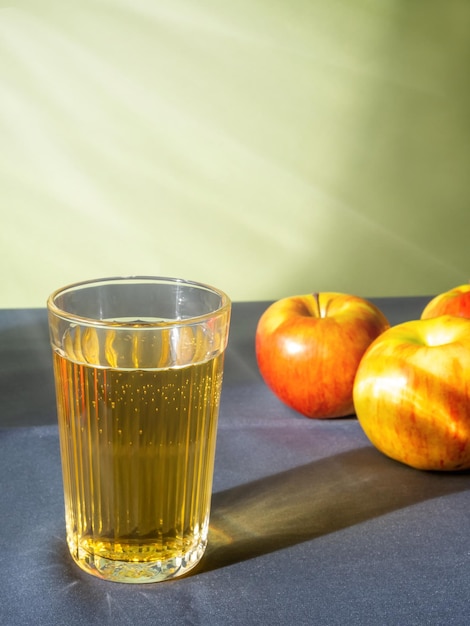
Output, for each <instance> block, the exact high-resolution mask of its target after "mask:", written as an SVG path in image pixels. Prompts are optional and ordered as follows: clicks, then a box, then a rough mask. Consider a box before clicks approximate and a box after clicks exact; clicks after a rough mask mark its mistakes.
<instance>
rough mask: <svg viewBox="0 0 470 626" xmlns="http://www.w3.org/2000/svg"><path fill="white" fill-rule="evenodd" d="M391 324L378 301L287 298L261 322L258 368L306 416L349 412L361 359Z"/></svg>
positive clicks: (337, 297)
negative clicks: (378, 305) (376, 303)
mask: <svg viewBox="0 0 470 626" xmlns="http://www.w3.org/2000/svg"><path fill="white" fill-rule="evenodd" d="M389 326H390V324H389V322H388V320H387V319H386V317H385V316H384V314H383V313H382V312H381V311H380V310H379V309H378V308H377V307H376V306H375V305H374V304H372V303H371V302H368V301H367V300H364V299H363V298H359V297H357V296H351V295H347V294H342V293H329V292H324V293H319V294H313V295H312V294H309V295H301V296H293V297H289V298H283V299H282V300H279V301H278V302H275V303H274V304H272V305H271V306H270V307H269V308H268V309H267V310H266V311H265V312H264V313H263V315H262V316H261V318H260V320H259V322H258V326H257V329H256V358H257V361H258V366H259V370H260V372H261V375H262V377H263V379H264V381H265V382H266V384H267V385H268V387H270V389H271V390H272V391H273V392H274V393H275V394H276V395H277V396H278V397H279V399H280V400H282V401H283V402H284V403H285V404H287V405H288V406H290V407H291V408H293V409H295V410H296V411H299V412H300V413H302V414H303V415H306V416H307V417H312V418H313V417H315V418H329V417H343V416H346V415H351V414H352V413H354V407H353V401H352V390H353V383H354V377H355V375H356V370H357V367H358V365H359V361H360V360H361V357H362V355H363V354H364V352H365V350H366V348H367V347H368V346H369V345H370V343H371V342H372V341H373V340H374V339H375V338H376V337H377V336H378V335H380V333H382V332H383V331H384V330H385V329H386V328H388V327H389Z"/></svg>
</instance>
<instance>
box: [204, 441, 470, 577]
mask: <svg viewBox="0 0 470 626" xmlns="http://www.w3.org/2000/svg"><path fill="white" fill-rule="evenodd" d="M469 488H470V473H469V472H461V473H445V472H425V471H420V470H415V469H413V468H410V467H407V466H405V465H402V464H400V463H397V462H395V461H392V460H390V459H388V458H387V457H385V456H383V455H382V454H380V453H379V452H378V451H377V450H375V449H374V448H372V447H364V448H360V449H356V450H352V451H349V452H345V453H342V454H339V455H336V456H334V457H329V458H326V459H322V460H320V461H315V462H313V463H310V464H308V465H303V466H301V467H297V468H294V469H291V470H288V471H285V472H282V473H280V474H276V475H274V476H269V477H267V478H263V479H260V480H256V481H253V482H251V483H247V484H245V485H240V486H238V487H234V488H232V489H229V490H227V491H223V492H220V493H216V494H214V496H213V499H212V514H211V528H210V535H209V545H208V548H207V551H206V554H205V557H204V559H203V560H202V562H201V563H200V565H199V566H198V567H197V569H196V570H194V573H197V572H204V571H210V570H214V569H217V568H220V567H224V566H226V565H231V564H233V563H237V562H240V561H244V560H247V559H251V558H254V557H258V556H261V555H263V554H268V553H270V552H274V551H276V550H281V549H283V548H286V547H289V546H292V545H295V544H298V543H301V542H304V541H309V540H311V539H314V538H315V537H321V536H322V535H326V534H328V533H332V532H334V531H337V530H341V529H343V528H347V527H349V526H353V525H355V524H358V523H361V522H365V521H367V520H370V519H372V518H375V517H379V516H382V515H385V514H387V513H390V512H392V511H395V510H398V509H401V508H404V507H408V506H412V505H413V504H417V503H419V502H423V501H426V500H430V499H433V498H437V497H440V496H446V495H449V494H452V493H456V492H460V491H465V490H467V489H469Z"/></svg>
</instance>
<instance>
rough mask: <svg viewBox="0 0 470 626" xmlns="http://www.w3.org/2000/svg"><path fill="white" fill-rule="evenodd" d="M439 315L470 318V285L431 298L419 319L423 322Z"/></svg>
mask: <svg viewBox="0 0 470 626" xmlns="http://www.w3.org/2000/svg"><path fill="white" fill-rule="evenodd" d="M439 315H456V316H457V317H470V283H467V284H466V285H460V286H459V287H454V289H450V290H449V291H446V292H444V293H441V294H439V295H438V296H436V297H435V298H433V299H432V300H431V301H430V302H428V304H427V305H426V306H425V307H424V310H423V312H422V313H421V319H422V320H425V319H429V318H431V317H438V316H439Z"/></svg>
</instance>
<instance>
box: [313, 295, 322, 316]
mask: <svg viewBox="0 0 470 626" xmlns="http://www.w3.org/2000/svg"><path fill="white" fill-rule="evenodd" d="M312 295H313V299H314V300H315V304H316V307H317V315H318V317H323V315H322V313H321V308H320V294H319V293H318V291H316V292H315V293H314V294H312Z"/></svg>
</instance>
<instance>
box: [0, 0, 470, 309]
mask: <svg viewBox="0 0 470 626" xmlns="http://www.w3.org/2000/svg"><path fill="white" fill-rule="evenodd" d="M469 33H470V2H467V1H466V0H461V1H458V0H450V1H444V0H442V1H440V2H439V1H436V0H394V1H392V0H333V1H329V0H324V1H320V0H289V1H287V0H282V1H281V0H240V1H238V2H233V1H228V0H200V1H198V0H176V1H174V0H171V1H170V0H163V1H160V0H158V1H156V0H115V1H113V0H81V1H80V2H66V1H64V0H34V1H33V0H30V1H26V0H24V1H22V0H11V1H10V2H7V3H2V2H1V1H0V212H1V214H0V217H1V224H2V227H1V229H0V246H1V248H0V254H1V260H2V270H1V271H2V297H1V299H0V306H2V307H16V306H43V305H44V301H45V298H46V297H47V295H48V293H49V292H50V291H51V290H53V289H54V288H56V287H59V286H61V285H63V284H66V283H69V282H73V281H75V280H80V279H85V278H94V277H98V276H104V275H117V274H162V275H179V276H182V277H186V278H191V279H195V280H202V281H206V282H209V283H213V284H215V285H217V286H219V287H221V288H223V289H225V290H226V291H227V292H228V293H229V294H230V295H231V296H232V298H233V299H234V300H249V299H256V300H258V299H274V298H278V297H282V296H285V295H290V294H294V293H302V292H308V291H319V290H331V291H332V290H334V291H346V292H350V293H356V294H359V295H364V296H384V295H385V296H386V295H408V294H426V295H427V294H432V293H436V292H438V291H443V290H446V289H448V288H450V287H453V286H455V285H457V284H460V283H462V282H466V281H467V280H468V279H470V252H469V243H468V241H469V233H470V175H469V174H470V168H469V165H470V82H469V81H470V71H469V68H470V35H469Z"/></svg>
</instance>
